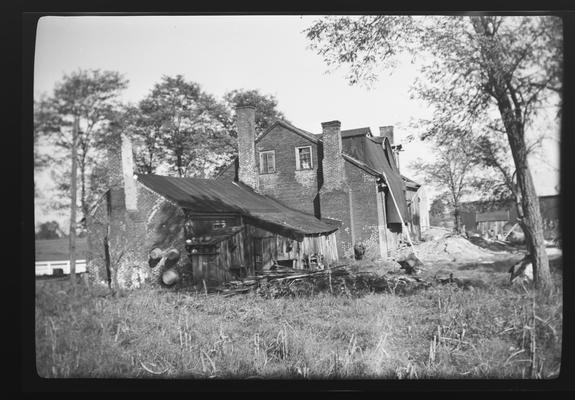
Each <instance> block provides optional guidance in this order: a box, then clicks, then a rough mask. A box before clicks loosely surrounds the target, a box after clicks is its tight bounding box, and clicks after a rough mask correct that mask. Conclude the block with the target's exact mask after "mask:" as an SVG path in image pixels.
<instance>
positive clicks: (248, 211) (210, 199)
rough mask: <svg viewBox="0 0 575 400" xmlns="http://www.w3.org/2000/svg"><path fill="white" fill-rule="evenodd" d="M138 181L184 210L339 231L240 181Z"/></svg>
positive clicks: (286, 229) (277, 226) (286, 227)
mask: <svg viewBox="0 0 575 400" xmlns="http://www.w3.org/2000/svg"><path fill="white" fill-rule="evenodd" d="M138 181H139V182H141V183H142V184H143V185H145V186H146V187H148V188H150V189H151V190H153V191H154V192H156V193H158V194H159V195H161V196H163V197H165V198H167V199H168V200H171V201H173V202H175V203H176V204H177V205H178V206H180V207H182V208H183V209H186V210H189V211H191V212H195V213H199V214H218V213H232V214H240V215H243V216H244V217H247V218H248V219H250V220H251V221H252V222H253V223H254V224H259V225H261V226H263V227H265V228H266V229H268V230H275V231H280V232H282V233H284V234H286V235H289V234H291V235H292V236H296V237H301V236H303V235H313V234H325V233H331V232H334V231H336V230H337V227H336V226H334V225H332V224H329V223H326V222H324V221H321V220H319V219H317V218H316V217H315V216H313V215H310V214H306V213H303V212H301V211H297V210H294V209H291V208H289V207H287V206H284V205H283V204H281V203H280V202H278V201H277V200H275V199H272V198H271V197H268V196H264V195H261V194H258V193H256V192H255V191H253V190H252V189H251V188H249V187H248V186H246V185H244V184H242V183H240V182H232V181H225V180H214V179H198V178H176V177H170V176H161V175H152V174H148V175H138Z"/></svg>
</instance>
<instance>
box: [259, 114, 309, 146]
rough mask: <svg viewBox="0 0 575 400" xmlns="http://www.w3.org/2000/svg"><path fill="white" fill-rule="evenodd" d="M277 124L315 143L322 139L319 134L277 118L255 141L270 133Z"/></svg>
mask: <svg viewBox="0 0 575 400" xmlns="http://www.w3.org/2000/svg"><path fill="white" fill-rule="evenodd" d="M277 126H282V127H284V128H285V129H288V130H290V131H292V132H294V133H296V134H298V135H300V136H301V137H304V138H306V139H307V140H309V141H311V142H313V143H316V144H317V143H318V142H319V141H320V139H319V137H318V136H319V135H316V134H314V133H311V132H308V131H304V130H303V129H300V128H297V127H295V126H293V125H292V124H290V123H288V122H286V121H283V120H281V119H278V120H276V121H275V122H274V123H273V124H271V125H270V126H269V127H268V128H267V129H266V130H265V131H263V132H262V133H261V134H259V135H258V136H257V137H256V139H255V141H256V143H257V142H259V141H260V140H261V139H262V138H263V137H264V136H266V135H267V134H268V133H270V132H271V131H272V130H273V129H274V128H275V127H277Z"/></svg>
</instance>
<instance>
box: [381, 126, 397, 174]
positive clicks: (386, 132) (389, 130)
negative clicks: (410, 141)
mask: <svg viewBox="0 0 575 400" xmlns="http://www.w3.org/2000/svg"><path fill="white" fill-rule="evenodd" d="M379 136H382V137H386V136H387V138H388V139H389V144H390V145H391V148H392V150H393V156H394V157H395V164H396V165H397V168H398V169H399V151H400V150H401V145H399V146H395V144H394V143H393V126H380V127H379Z"/></svg>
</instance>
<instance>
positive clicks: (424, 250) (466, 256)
mask: <svg viewBox="0 0 575 400" xmlns="http://www.w3.org/2000/svg"><path fill="white" fill-rule="evenodd" d="M406 250H407V251H411V249H409V248H408V249H406ZM416 254H417V257H418V258H419V259H420V260H421V261H423V262H424V263H431V262H433V263H436V262H467V261H474V260H489V259H492V258H493V257H494V256H496V252H495V251H492V250H488V249H486V248H483V247H480V246H477V245H475V244H473V243H471V242H470V241H469V240H467V239H466V238H464V237H463V236H460V235H455V234H448V235H444V236H443V237H441V238H439V239H436V240H433V241H429V242H423V243H421V244H419V245H417V246H416Z"/></svg>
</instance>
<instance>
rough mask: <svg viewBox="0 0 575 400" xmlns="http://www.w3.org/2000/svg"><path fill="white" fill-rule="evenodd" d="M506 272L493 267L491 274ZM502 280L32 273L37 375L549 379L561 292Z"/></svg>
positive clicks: (557, 342) (554, 369)
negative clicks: (187, 285)
mask: <svg viewBox="0 0 575 400" xmlns="http://www.w3.org/2000/svg"><path fill="white" fill-rule="evenodd" d="M493 274H494V277H495V276H498V277H499V278H501V276H502V275H500V273H495V272H494V273H493ZM556 280H557V285H556V292H555V293H554V294H553V295H552V296H550V297H547V298H542V297H537V296H536V295H535V294H534V293H533V292H532V291H530V290H529V289H526V288H524V287H511V286H509V284H508V283H506V282H505V280H504V279H494V280H493V282H494V283H489V284H487V285H481V287H473V286H471V287H466V288H463V287H459V286H457V285H456V284H454V283H448V284H438V285H434V286H432V287H430V288H427V289H422V290H419V291H417V292H416V293H413V294H410V295H402V296H399V295H394V294H391V293H377V294H375V293H371V294H365V295H361V296H354V295H353V294H347V295H346V294H343V295H342V294H339V295H334V294H330V293H329V292H322V293H318V294H314V295H313V296H306V295H302V296H296V297H282V298H264V297H262V296H261V293H257V292H252V293H248V294H245V295H237V296H232V297H224V296H222V295H218V294H208V295H206V294H204V293H202V292H190V291H172V290H167V289H153V288H147V289H146V288H145V289H139V290H135V291H132V292H127V293H124V294H122V295H120V296H112V295H110V294H109V293H108V291H107V289H105V288H102V287H96V286H91V287H87V286H85V285H84V284H79V286H78V288H77V294H76V296H73V295H72V290H71V288H70V285H69V283H68V282H67V281H49V280H43V281H37V284H36V351H37V355H36V363H37V371H38V374H39V375H40V376H42V377H122V378H139V377H163V378H176V377H177V378H210V377H211V378H253V377H260V378H292V379H293V378H309V379H314V378H319V379H324V378H339V379H346V378H361V379H365V378H380V379H381V378H383V379H404V378H419V379H422V378H423V379H426V378H455V379H457V378H532V377H536V378H543V379H546V378H553V377H556V376H558V374H559V372H560V362H561V336H562V292H561V284H560V280H561V278H560V276H559V275H558V274H557V273H556Z"/></svg>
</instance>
